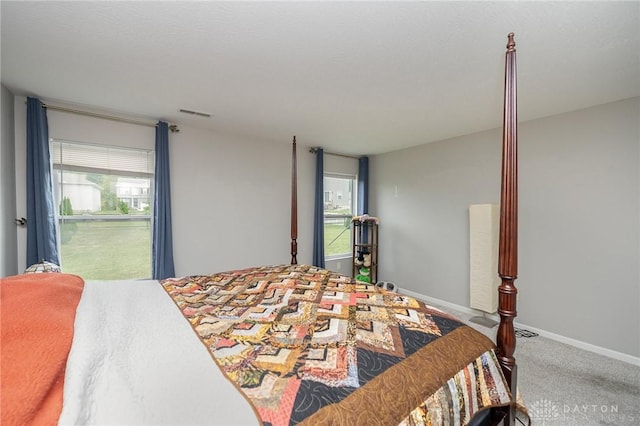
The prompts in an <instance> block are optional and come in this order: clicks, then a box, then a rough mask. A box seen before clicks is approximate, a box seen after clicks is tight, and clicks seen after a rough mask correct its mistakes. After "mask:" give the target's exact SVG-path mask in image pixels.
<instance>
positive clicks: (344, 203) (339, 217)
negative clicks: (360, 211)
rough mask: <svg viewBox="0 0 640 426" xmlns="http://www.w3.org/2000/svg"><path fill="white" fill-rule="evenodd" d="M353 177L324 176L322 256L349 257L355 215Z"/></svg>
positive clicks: (333, 257) (354, 178)
mask: <svg viewBox="0 0 640 426" xmlns="http://www.w3.org/2000/svg"><path fill="white" fill-rule="evenodd" d="M355 183H356V177H355V176H353V175H337V174H328V173H325V174H324V181H323V185H324V200H325V203H324V255H325V258H326V259H335V258H340V257H347V256H351V219H352V218H353V215H354V214H355V205H356V204H355V192H354V188H355Z"/></svg>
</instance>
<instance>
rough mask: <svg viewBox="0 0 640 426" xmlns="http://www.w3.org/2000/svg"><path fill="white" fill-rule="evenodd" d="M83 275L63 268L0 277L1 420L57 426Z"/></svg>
mask: <svg viewBox="0 0 640 426" xmlns="http://www.w3.org/2000/svg"><path fill="white" fill-rule="evenodd" d="M83 288H84V281H83V280H82V278H80V277H78V276H75V275H69V274H60V273H39V274H24V275H17V276H13V277H9V278H3V279H1V280H0V291H1V297H0V300H1V304H0V312H1V313H0V318H1V321H2V322H1V324H2V346H1V347H0V374H1V378H2V384H1V388H0V395H1V396H2V406H1V412H0V423H1V424H2V425H3V426H12V425H55V424H57V422H58V418H59V417H60V412H61V410H62V391H63V384H64V373H65V368H66V365H67V357H68V355H69V350H70V349H71V341H72V339H73V324H74V320H75V316H76V308H77V306H78V302H79V301H80V296H81V294H82V290H83Z"/></svg>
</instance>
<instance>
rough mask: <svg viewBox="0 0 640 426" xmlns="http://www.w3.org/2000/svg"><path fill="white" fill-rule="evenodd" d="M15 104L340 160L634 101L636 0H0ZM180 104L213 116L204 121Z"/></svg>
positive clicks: (637, 80)
mask: <svg viewBox="0 0 640 426" xmlns="http://www.w3.org/2000/svg"><path fill="white" fill-rule="evenodd" d="M0 8H1V9H0V13H1V19H2V21H1V24H2V26H1V31H2V33H1V35H2V51H1V53H2V62H1V72H2V73H1V80H2V83H3V84H4V85H5V86H6V87H7V88H9V89H10V90H11V91H12V92H13V93H15V94H18V95H31V96H38V97H40V98H41V99H43V100H45V101H48V102H51V103H65V104H67V105H75V106H81V107H84V108H88V109H91V108H92V109H100V110H104V111H108V112H116V113H120V114H125V115H128V116H133V117H140V118H148V119H151V120H156V119H164V120H167V121H170V122H172V123H177V124H182V125H189V126H197V127H202V128H210V129H214V130H216V131H219V132H223V133H233V134H240V135H246V136H249V137H252V138H260V139H264V140H273V141H282V142H284V143H289V141H290V140H291V136H292V135H294V134H295V135H297V136H298V140H299V141H300V142H301V143H303V144H304V145H317V146H323V147H325V149H327V150H330V151H334V152H341V153H350V154H376V153H382V152H388V151H392V150H395V149H400V148H404V147H409V146H413V145H419V144H422V143H426V142H432V141H436V140H442V139H446V138H450V137H454V136H459V135H463V134H468V133H472V132H476V131H482V130H487V129H491V128H495V127H498V126H500V125H501V110H502V90H503V89H502V84H503V72H504V71H503V67H504V51H505V45H506V40H507V34H508V33H509V32H515V34H516V43H517V50H518V68H519V80H518V84H519V86H518V97H519V104H520V107H519V118H520V120H521V121H524V120H530V119H534V118H539V117H544V116H548V115H553V114H557V113H562V112H566V111H572V110H576V109H581V108H585V107H589V106H593V105H597V104H601V103H606V102H611V101H616V100H620V99H625V98H629V97H633V96H639V95H640V2H638V1H633V2H612V1H605V2H409V3H405V2H372V3H369V2H206V1H205V2H202V1H201V2H184V1H182V2H133V1H127V2H115V1H114V2H53V1H47V2H12V1H6V0H3V1H2V2H0ZM180 108H186V109H191V110H197V111H203V112H208V113H211V114H212V117H211V118H203V117H196V116H190V115H185V114H182V113H179V112H178V110H179V109H180Z"/></svg>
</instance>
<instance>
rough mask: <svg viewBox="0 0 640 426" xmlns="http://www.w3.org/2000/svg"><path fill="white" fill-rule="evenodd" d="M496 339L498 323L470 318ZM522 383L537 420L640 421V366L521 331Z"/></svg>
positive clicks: (582, 425) (581, 425)
mask: <svg viewBox="0 0 640 426" xmlns="http://www.w3.org/2000/svg"><path fill="white" fill-rule="evenodd" d="M439 308H441V309H443V310H445V311H448V312H451V313H452V314H455V315H456V316H458V318H460V319H461V320H463V321H465V322H467V323H468V324H469V325H471V326H472V327H474V328H475V329H477V330H479V331H481V332H482V333H484V334H486V335H487V336H489V337H490V338H491V339H493V340H494V341H495V336H496V332H497V327H493V328H487V327H484V326H482V325H479V324H476V323H474V322H470V321H469V319H470V318H471V315H469V314H466V313H462V312H455V311H452V310H451V309H450V308H445V307H439ZM515 358H516V362H517V365H518V388H519V391H520V393H521V394H522V397H523V399H524V401H525V404H526V406H527V408H528V410H529V415H530V416H531V420H532V424H533V425H534V426H537V425H540V426H542V425H549V426H551V425H554V426H565V425H566V426H569V425H577V426H591V425H616V426H631V425H640V367H639V366H635V365H632V364H629V363H626V362H623V361H618V360H615V359H613V358H609V357H607V356H604V355H599V354H596V353H593V352H590V351H585V350H582V349H578V348H576V347H574V346H571V345H567V344H564V343H560V342H557V341H555V340H551V339H547V338H544V337H540V336H536V337H518V338H517V340H516V352H515Z"/></svg>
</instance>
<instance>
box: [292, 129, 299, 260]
mask: <svg viewBox="0 0 640 426" xmlns="http://www.w3.org/2000/svg"><path fill="white" fill-rule="evenodd" d="M297 240H298V167H297V156H296V137H295V136H294V137H293V147H292V150H291V264H292V265H297V264H298V241H297Z"/></svg>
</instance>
